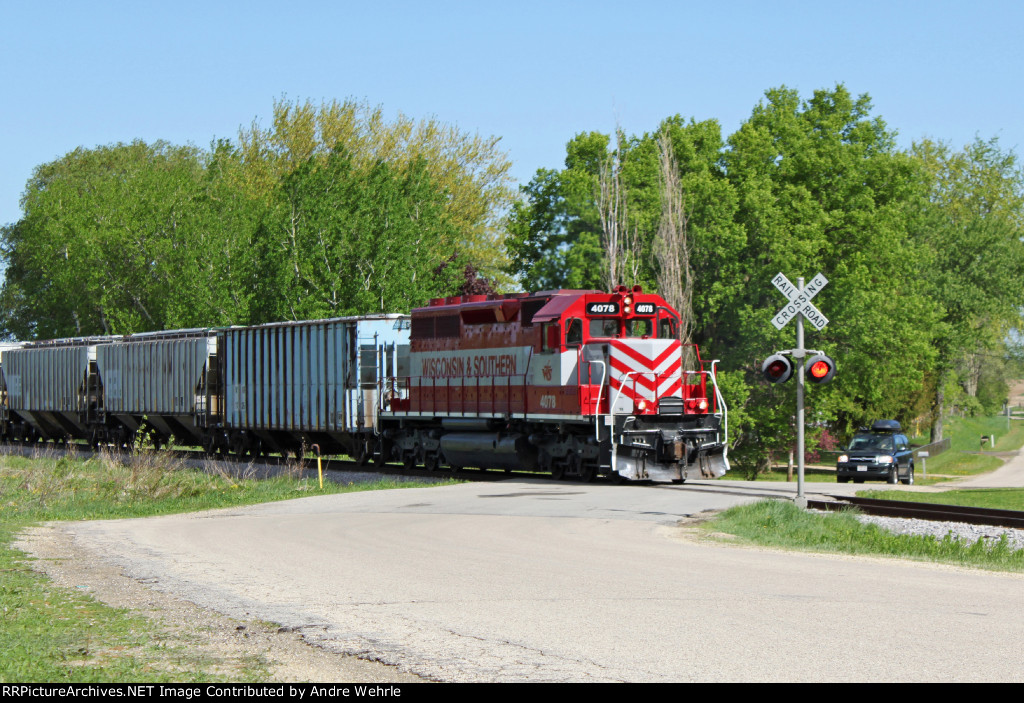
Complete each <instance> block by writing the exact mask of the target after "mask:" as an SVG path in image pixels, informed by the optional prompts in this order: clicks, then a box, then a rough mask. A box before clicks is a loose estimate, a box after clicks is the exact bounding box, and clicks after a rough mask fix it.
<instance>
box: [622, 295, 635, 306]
mask: <svg viewBox="0 0 1024 703" xmlns="http://www.w3.org/2000/svg"><path fill="white" fill-rule="evenodd" d="M622 304H623V305H632V304H633V299H632V298H631V297H629V296H628V295H627V296H626V297H625V298H623V299H622Z"/></svg>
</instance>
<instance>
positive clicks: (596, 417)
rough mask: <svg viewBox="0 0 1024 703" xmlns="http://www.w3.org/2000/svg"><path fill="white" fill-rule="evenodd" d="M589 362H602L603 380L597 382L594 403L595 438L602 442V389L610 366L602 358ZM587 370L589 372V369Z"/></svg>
mask: <svg viewBox="0 0 1024 703" xmlns="http://www.w3.org/2000/svg"><path fill="white" fill-rule="evenodd" d="M587 363H588V364H601V382H600V383H599V384H597V403H595V405H594V407H595V411H594V439H596V440H597V441H598V442H600V441H601V391H602V390H603V389H604V380H605V377H606V376H607V375H608V367H607V366H606V365H605V363H604V361H602V360H600V359H594V360H593V361H588V362H587ZM587 371H588V373H589V369H588V370H587ZM591 385H593V384H591ZM581 410H582V409H581ZM614 444H615V433H614V432H612V445H613V446H614Z"/></svg>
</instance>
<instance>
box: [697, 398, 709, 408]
mask: <svg viewBox="0 0 1024 703" xmlns="http://www.w3.org/2000/svg"><path fill="white" fill-rule="evenodd" d="M697 409H698V410H707V409H708V399H707V398H701V399H700V402H699V403H697Z"/></svg>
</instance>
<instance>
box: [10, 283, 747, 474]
mask: <svg viewBox="0 0 1024 703" xmlns="http://www.w3.org/2000/svg"><path fill="white" fill-rule="evenodd" d="M678 324H679V321H678V316H677V314H676V313H675V311H673V310H672V309H671V308H670V307H669V306H668V305H667V304H666V303H665V301H664V300H663V299H662V298H660V297H659V296H657V295H650V294H644V293H643V291H642V290H640V289H639V288H634V289H632V290H630V289H626V288H624V287H620V288H618V289H617V290H615V291H613V292H612V293H602V292H600V291H575V290H574V291H567V290H558V291H544V292H540V293H531V294H512V295H499V296H465V297H455V298H445V299H436V300H432V301H430V304H429V305H428V306H426V307H423V308H419V309H416V310H413V311H412V314H411V315H367V316H361V317H347V318H336V319H331V320H315V321H305V322H288V323H275V324H269V325H259V326H251V327H230V328H221V329H193V330H176V331H168V332H157V333H145V334H134V335H125V336H110V337H89V338H77V339H63V340H50V341H46V342H31V343H24V344H20V345H12V346H9V347H7V348H4V349H2V350H0V392H2V395H0V398H2V401H3V405H2V407H0V433H2V434H3V436H4V437H5V438H6V439H8V440H17V441H29V442H31V441H40V440H58V441H59V440H68V439H75V440H84V441H87V442H89V443H91V444H93V445H109V444H113V445H116V446H122V447H128V446H131V445H132V444H133V443H134V442H136V441H137V440H138V439H139V438H140V437H142V436H146V437H148V438H149V439H150V440H151V441H152V442H153V443H154V444H156V445H157V446H159V445H161V444H167V443H171V442H174V443H176V444H180V445H188V446H198V447H202V448H204V449H205V450H206V451H207V452H209V453H211V454H212V453H220V454H235V455H238V456H246V457H252V456H258V455H260V454H262V453H269V452H279V453H282V454H284V453H289V452H291V453H295V454H296V455H300V454H301V453H302V452H303V450H304V449H305V448H308V447H310V446H312V445H314V444H315V445H317V446H318V447H319V448H320V450H321V451H322V452H323V453H325V454H333V453H346V454H350V455H352V456H353V457H355V458H356V459H357V460H359V461H361V462H369V461H371V460H372V461H374V462H376V463H378V464H383V463H386V462H390V461H396V462H401V463H403V464H405V465H406V466H408V467H414V466H423V467H426V468H428V469H436V468H439V467H442V466H447V467H451V468H460V467H471V466H472V467H481V468H499V469H507V470H513V469H526V470H534V471H540V472H545V473H551V474H553V475H555V476H556V477H562V476H575V477H578V478H581V479H583V480H590V479H593V478H594V477H596V476H598V475H607V476H609V477H612V478H624V479H651V480H656V481H678V480H685V479H686V478H691V477H695V476H705V477H713V476H721V475H722V474H724V473H725V471H726V470H727V469H728V460H727V458H726V447H727V418H726V407H725V403H724V401H723V399H722V396H721V393H720V392H719V391H718V386H717V383H716V380H715V365H714V362H710V363H706V362H704V361H702V360H701V359H700V355H699V352H698V351H697V349H696V348H695V347H684V345H682V344H681V343H680V342H679V339H678ZM684 364H685V365H686V368H684Z"/></svg>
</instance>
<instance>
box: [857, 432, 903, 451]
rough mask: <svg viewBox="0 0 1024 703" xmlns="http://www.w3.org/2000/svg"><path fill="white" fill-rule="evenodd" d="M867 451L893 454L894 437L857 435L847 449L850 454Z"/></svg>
mask: <svg viewBox="0 0 1024 703" xmlns="http://www.w3.org/2000/svg"><path fill="white" fill-rule="evenodd" d="M865 450H876V451H883V452H891V451H892V450H893V443H892V437H887V436H885V435H857V436H856V437H854V438H853V439H852V440H851V441H850V446H849V448H848V449H847V451H850V452H859V451H865Z"/></svg>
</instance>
